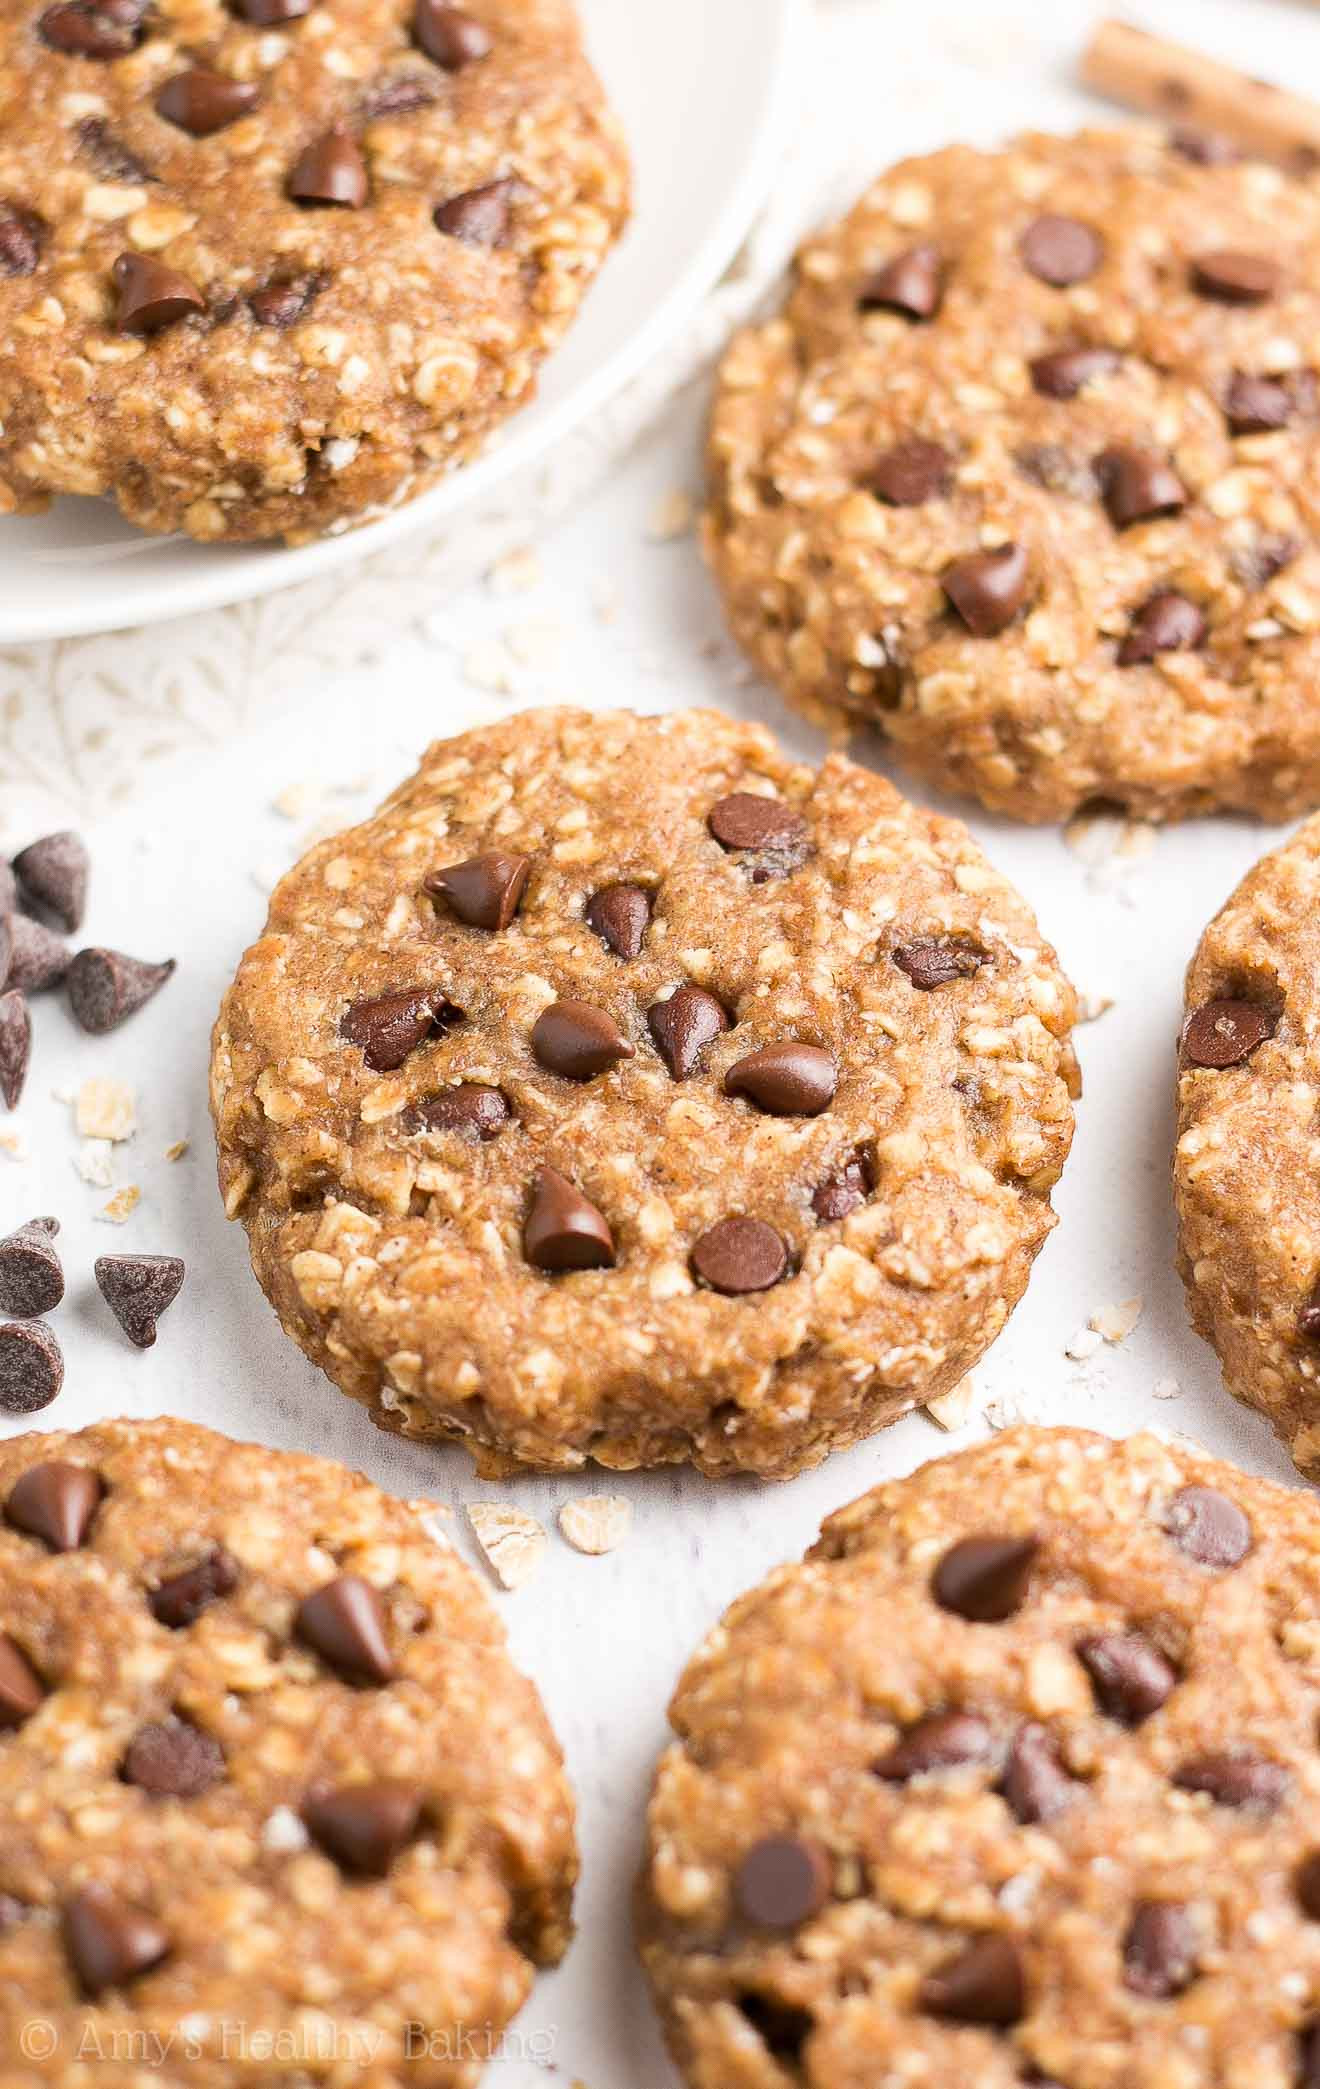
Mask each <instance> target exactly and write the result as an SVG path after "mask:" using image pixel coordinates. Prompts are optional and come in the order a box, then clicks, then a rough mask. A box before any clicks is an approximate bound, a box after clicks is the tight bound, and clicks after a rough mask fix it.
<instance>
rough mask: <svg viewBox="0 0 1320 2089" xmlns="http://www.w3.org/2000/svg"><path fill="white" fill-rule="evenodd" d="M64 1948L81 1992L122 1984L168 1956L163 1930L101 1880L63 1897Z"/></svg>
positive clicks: (90, 1991) (122, 1985)
mask: <svg viewBox="0 0 1320 2089" xmlns="http://www.w3.org/2000/svg"><path fill="white" fill-rule="evenodd" d="M63 1924H64V1948H65V1950H66V1951H67V1953H68V1955H69V1962H70V1964H71V1965H72V1967H73V1970H74V1973H75V1975H76V1976H77V1979H78V1982H79V1985H80V1986H81V1987H82V1989H83V1992H84V1993H85V1994H87V1995H89V1996H91V1997H93V1998H95V1997H96V1996H97V1995H100V1994H101V1993H103V1992H104V1990H105V1989H106V1988H121V1987H127V1986H128V1984H129V1982H130V1981H133V1980H136V1979H138V1978H139V1976H140V1975H141V1974H143V1973H149V1972H150V1971H151V1969H152V1967H153V1966H158V1965H159V1964H160V1963H161V1960H162V1959H164V1958H166V1957H168V1955H169V1949H170V1940H169V1935H168V1933H167V1931H165V1930H164V1929H162V1928H161V1926H160V1924H159V1923H158V1922H156V1921H154V1920H153V1918H152V1917H151V1916H150V1915H147V1914H144V1912H143V1911H142V1909H140V1908H136V1907H133V1906H131V1905H130V1904H129V1903H128V1902H127V1901H124V1900H120V1899H119V1898H118V1897H117V1896H116V1895H115V1894H113V1893H111V1892H110V1890H109V1888H108V1887H106V1886H95V1885H93V1886H84V1887H83V1889H82V1891H81V1892H80V1893H75V1894H74V1896H73V1898H72V1899H71V1900H67V1901H66V1902H65V1903H64V1908H63Z"/></svg>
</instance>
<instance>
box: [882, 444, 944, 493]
mask: <svg viewBox="0 0 1320 2089" xmlns="http://www.w3.org/2000/svg"><path fill="white" fill-rule="evenodd" d="M952 472H953V459H952V458H951V457H950V455H949V453H948V451H947V450H944V449H941V448H940V445H939V444H938V443H937V442H926V441H925V440H924V439H923V438H922V437H921V436H919V435H910V436H907V437H906V438H905V439H904V441H902V442H898V443H895V444H894V447H893V449H892V450H886V451H885V453H884V455H883V457H881V458H880V459H879V460H878V461H877V463H876V464H875V465H874V467H873V468H872V471H871V478H870V490H871V492H872V493H873V494H874V495H875V497H876V499H877V500H882V501H888V502H889V505H890V506H891V507H893V508H919V507H920V506H921V505H922V503H923V502H924V501H928V500H938V499H940V498H942V497H943V495H944V494H946V493H947V492H948V490H949V485H950V481H951V477H952Z"/></svg>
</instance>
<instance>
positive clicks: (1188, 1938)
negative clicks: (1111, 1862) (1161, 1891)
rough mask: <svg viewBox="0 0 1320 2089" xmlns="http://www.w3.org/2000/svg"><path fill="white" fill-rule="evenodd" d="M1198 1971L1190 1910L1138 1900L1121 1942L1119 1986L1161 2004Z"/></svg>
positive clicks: (1173, 1902)
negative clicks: (1120, 1984) (1121, 1970)
mask: <svg viewBox="0 0 1320 2089" xmlns="http://www.w3.org/2000/svg"><path fill="white" fill-rule="evenodd" d="M1199 1971H1200V1958H1199V1951H1198V1945H1197V1933H1196V1925H1195V1923H1194V1922H1193V1920H1192V1914H1191V1910H1190V1909H1189V1908H1188V1907H1186V1906H1185V1905H1184V1904H1183V1902H1181V1901H1176V1900H1143V1901H1138V1903H1137V1906H1136V1908H1135V1909H1134V1911H1133V1915H1132V1920H1131V1922H1130V1923H1129V1925H1128V1932H1127V1936H1126V1937H1125V1938H1124V1940H1123V1985H1124V1986H1125V1987H1128V1988H1130V1989H1131V1990H1132V1992H1133V1994H1134V1995H1146V1996H1148V1997H1149V1998H1150V1999H1151V2000H1152V2001H1158V2002H1164V2001H1168V2000H1169V1998H1170V1997H1171V1996H1173V1995H1181V1994H1182V1993H1183V1991H1184V1989H1186V1988H1189V1987H1190V1986H1191V1984H1192V1982H1193V1981H1194V1980H1195V1978H1196V1976H1197V1973H1198V1972H1199Z"/></svg>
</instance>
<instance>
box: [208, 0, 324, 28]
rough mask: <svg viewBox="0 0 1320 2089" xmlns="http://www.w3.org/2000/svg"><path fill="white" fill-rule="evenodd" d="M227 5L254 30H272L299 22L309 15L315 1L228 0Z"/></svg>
mask: <svg viewBox="0 0 1320 2089" xmlns="http://www.w3.org/2000/svg"><path fill="white" fill-rule="evenodd" d="M229 4H230V6H231V7H232V8H233V10H234V13H235V14H236V15H238V16H240V17H241V19H242V20H243V21H245V22H250V23H251V24H252V26H253V28H254V29H274V28H277V27H278V26H279V25H280V24H281V23H282V22H297V21H301V19H302V17H303V16H304V15H308V14H310V13H311V11H312V9H313V8H314V7H315V6H316V0H229Z"/></svg>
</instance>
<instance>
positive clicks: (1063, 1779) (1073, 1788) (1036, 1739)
mask: <svg viewBox="0 0 1320 2089" xmlns="http://www.w3.org/2000/svg"><path fill="white" fill-rule="evenodd" d="M999 1789H1000V1791H1001V1792H1002V1793H1003V1796H1004V1799H1005V1801H1006V1803H1007V1805H1008V1808H1009V1811H1010V1812H1011V1813H1012V1815H1013V1817H1014V1819H1015V1820H1019V1821H1021V1822H1022V1824H1023V1826H1024V1827H1031V1826H1034V1825H1035V1824H1037V1823H1040V1822H1044V1821H1052V1820H1056V1819H1057V1818H1058V1816H1059V1815H1060V1814H1061V1813H1063V1812H1064V1811H1065V1810H1066V1809H1067V1808H1068V1807H1069V1806H1071V1804H1072V1802H1073V1800H1074V1798H1075V1797H1076V1794H1077V1779H1076V1778H1075V1777H1071V1776H1070V1775H1069V1774H1068V1772H1067V1770H1065V1769H1064V1767H1063V1761H1062V1758H1061V1756H1060V1754H1059V1744H1058V1742H1057V1741H1056V1740H1055V1738H1054V1736H1053V1734H1052V1733H1050V1731H1049V1729H1048V1728H1047V1727H1044V1726H1035V1725H1028V1726H1021V1727H1019V1728H1018V1730H1017V1733H1016V1734H1015V1735H1014V1736H1013V1744H1012V1746H1011V1748H1010V1749H1009V1751H1008V1757H1007V1760H1006V1761H1005V1763H1004V1774H1003V1777H1002V1778H1001V1779H1000V1784H999Z"/></svg>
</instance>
